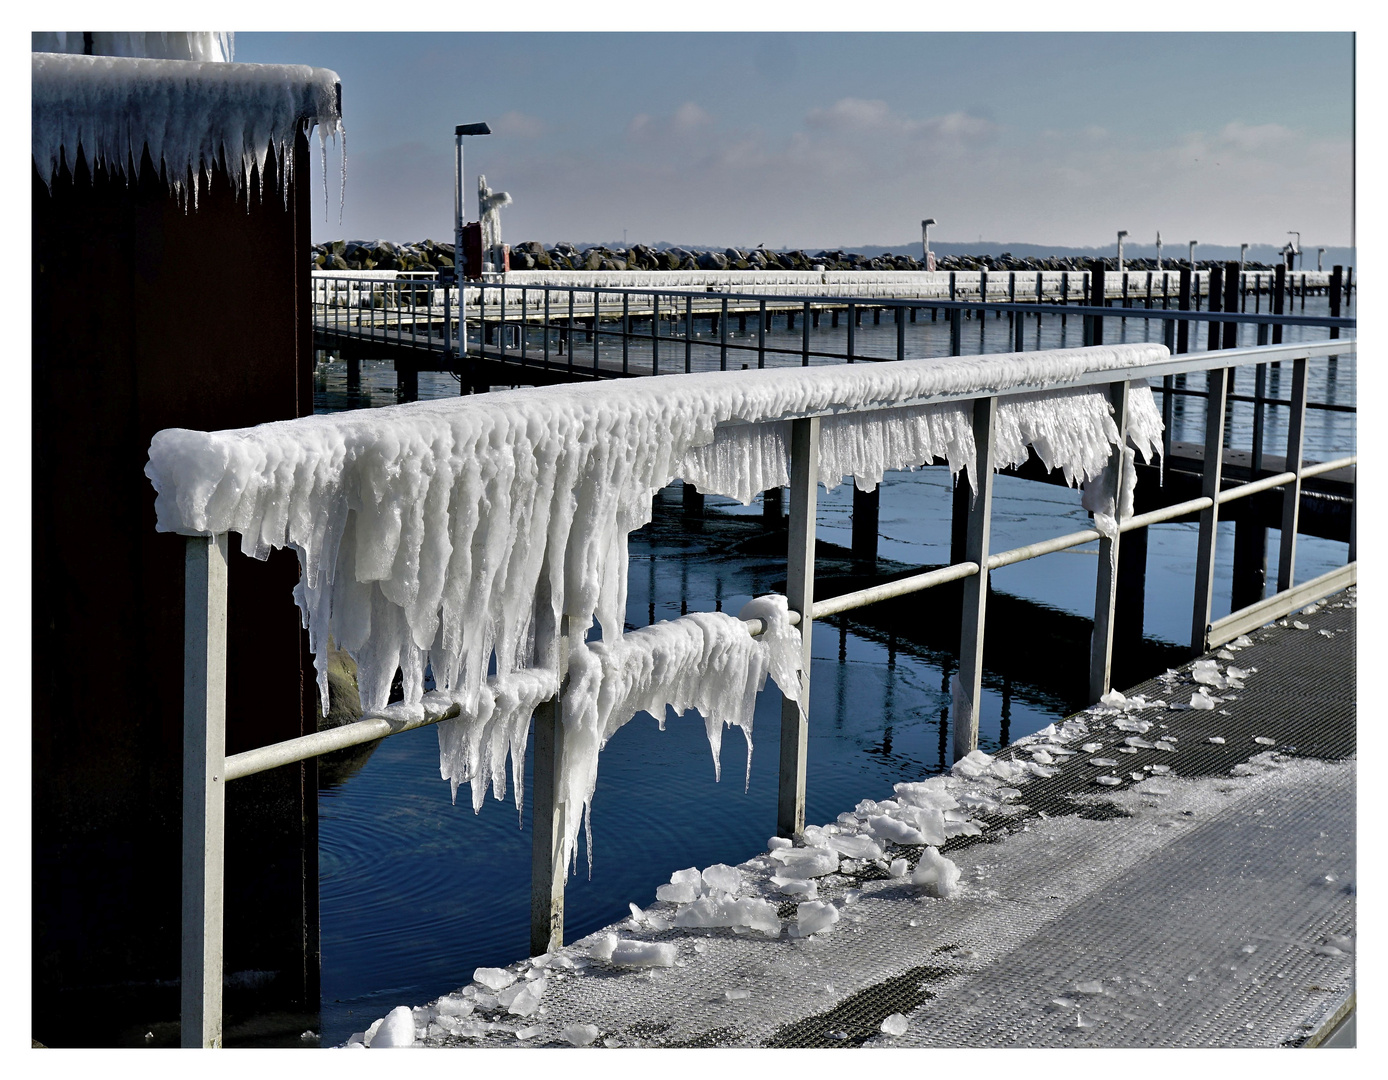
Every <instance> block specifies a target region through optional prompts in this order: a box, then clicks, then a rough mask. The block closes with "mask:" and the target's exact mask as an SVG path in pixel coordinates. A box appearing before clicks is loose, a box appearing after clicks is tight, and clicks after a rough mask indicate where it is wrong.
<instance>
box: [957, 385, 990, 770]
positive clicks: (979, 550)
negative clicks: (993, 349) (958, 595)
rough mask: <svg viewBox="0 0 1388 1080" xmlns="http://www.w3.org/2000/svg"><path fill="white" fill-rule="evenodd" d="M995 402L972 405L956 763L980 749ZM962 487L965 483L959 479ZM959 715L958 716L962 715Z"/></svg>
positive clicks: (986, 400)
mask: <svg viewBox="0 0 1388 1080" xmlns="http://www.w3.org/2000/svg"><path fill="white" fill-rule="evenodd" d="M997 413H998V399H997V398H993V397H989V398H978V399H977V400H976V401H975V402H974V425H973V426H974V461H973V475H974V483H975V484H977V485H978V487H977V489H976V490H975V491H974V498H973V505H972V506H971V507H970V509H969V524H968V532H967V533H966V535H965V538H964V559H965V561H967V562H973V563H977V564H978V573H977V574H974V575H973V576H972V577H966V578H965V579H964V604H963V619H962V620H961V625H960V629H959V674H958V676H956V677H957V678H958V679H959V691H960V693H959V695H958V696H957V697H956V698H955V710H954V712H955V715H954V760H955V761H958V760H959V759H960V758H962V757H965V756H966V755H968V754H969V753H970V752H972V751H973V750H975V749H977V748H978V713H979V695H980V693H981V691H982V689H983V622H984V615H985V614H986V612H987V607H988V539H989V532H990V531H991V529H992V523H993V430H994V428H995V426H996V423H997ZM960 481H961V484H960V486H961V487H962V481H963V477H962V476H961V477H960ZM961 710H962V711H961Z"/></svg>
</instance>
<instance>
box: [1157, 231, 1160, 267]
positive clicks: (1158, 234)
mask: <svg viewBox="0 0 1388 1080" xmlns="http://www.w3.org/2000/svg"><path fill="white" fill-rule="evenodd" d="M1157 269H1158V270H1160V269H1161V230H1160V229H1158V230H1157Z"/></svg>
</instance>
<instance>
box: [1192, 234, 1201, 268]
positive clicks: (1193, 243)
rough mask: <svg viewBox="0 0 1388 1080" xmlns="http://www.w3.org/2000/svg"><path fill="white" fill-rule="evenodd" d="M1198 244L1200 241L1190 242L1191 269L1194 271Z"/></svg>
mask: <svg viewBox="0 0 1388 1080" xmlns="http://www.w3.org/2000/svg"><path fill="white" fill-rule="evenodd" d="M1198 243H1200V241H1199V240H1192V241H1191V242H1190V268H1191V269H1192V270H1194V269H1195V245H1196V244H1198Z"/></svg>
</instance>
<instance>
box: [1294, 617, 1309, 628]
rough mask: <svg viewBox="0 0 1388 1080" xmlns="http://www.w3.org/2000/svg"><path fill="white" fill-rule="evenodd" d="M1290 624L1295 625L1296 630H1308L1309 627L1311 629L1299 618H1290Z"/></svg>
mask: <svg viewBox="0 0 1388 1080" xmlns="http://www.w3.org/2000/svg"><path fill="white" fill-rule="evenodd" d="M1292 625H1293V626H1295V627H1296V628H1297V629H1298V630H1309V629H1311V628H1310V627H1309V626H1308V625H1306V623H1304V622H1302V621H1301V620H1300V619H1293V620H1292Z"/></svg>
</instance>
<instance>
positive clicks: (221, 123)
mask: <svg viewBox="0 0 1388 1080" xmlns="http://www.w3.org/2000/svg"><path fill="white" fill-rule="evenodd" d="M315 126H316V127H317V128H318V138H319V143H320V146H321V148H322V152H323V154H324V155H325V158H326V153H327V149H326V142H327V137H328V136H329V135H333V136H334V137H337V136H339V135H342V134H343V129H342V107H341V87H340V84H339V80H338V77H337V73H336V72H333V71H329V70H327V69H326V68H314V67H307V66H303V65H288V64H229V63H220V62H212V61H209V62H205V63H199V62H194V61H190V60H148V59H138V58H131V57H114V56H76V55H69V54H65V53H34V54H33V156H34V164H35V166H36V167H37V169H38V172H39V176H40V177H42V178H43V180H44V182H45V183H46V184H48V185H49V186H51V185H52V183H53V181H54V180H55V179H56V178H57V176H58V172H59V169H60V168H61V166H62V164H63V163H64V162H66V164H67V167H68V168H70V169H71V168H73V167H75V165H76V163H77V155H78V151H79V149H80V150H81V151H82V152H83V154H84V155H85V157H86V160H87V163H88V165H89V166H90V167H92V168H95V167H96V166H97V165H98V164H99V165H101V166H102V167H103V168H105V169H106V170H107V171H108V172H111V173H114V174H116V175H120V176H127V177H128V176H131V175H132V174H133V173H134V172H136V171H138V169H139V164H140V159H141V155H142V153H143V152H144V150H145V149H148V150H149V156H150V160H151V161H153V162H154V164H155V167H156V168H160V169H162V171H163V173H164V176H165V178H166V180H167V182H168V184H169V188H170V190H171V191H172V192H174V193H175V194H177V195H178V196H179V197H180V198H181V199H182V200H183V202H184V204H185V205H186V204H187V201H188V198H189V196H190V195H191V197H192V201H193V205H194V207H196V205H197V195H198V190H197V189H198V184H199V182H200V181H202V182H208V183H210V182H211V178H212V173H213V170H214V169H216V168H217V167H219V166H220V167H225V169H226V170H227V173H228V175H229V176H230V178H231V182H232V184H233V186H234V187H235V189H236V192H237V193H238V195H239V194H240V193H241V192H242V191H243V189H244V190H245V191H246V192H247V193H248V192H249V188H250V183H251V174H252V171H253V170H258V174H259V177H260V183H261V184H262V185H263V184H264V180H265V168H266V164H267V161H268V160H269V158H270V157H271V156H272V155H273V157H274V160H275V163H276V165H277V166H278V168H279V172H280V176H281V178H282V183H283V186H284V189H285V198H288V189H289V180H290V174H291V172H292V170H293V161H294V155H293V153H292V150H293V146H294V139H295V137H296V136H297V135H298V133H299V132H301V131H302V132H303V133H304V134H308V132H309V131H310V130H311V129H312V128H313V127H315ZM344 147H345V144H344ZM325 164H326V162H325ZM343 164H344V169H345V165H346V161H345V151H344V162H343ZM324 175H325V181H324V182H325V183H326V169H325V173H324Z"/></svg>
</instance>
